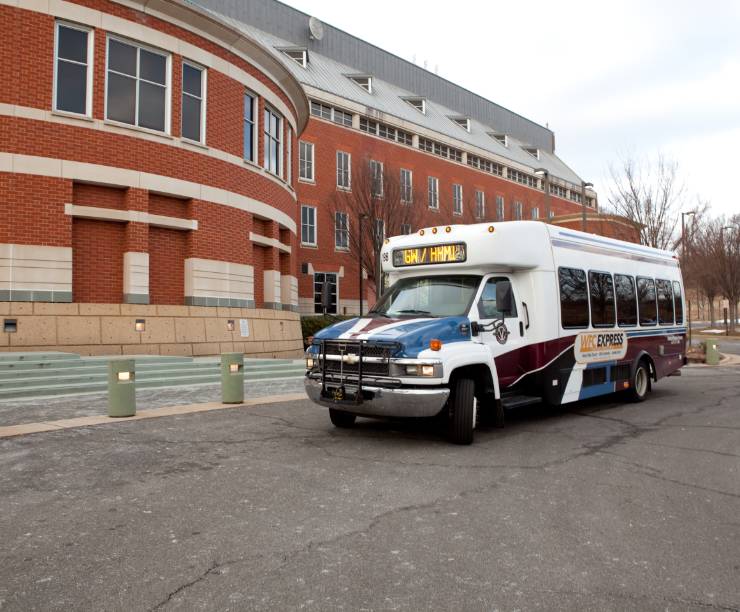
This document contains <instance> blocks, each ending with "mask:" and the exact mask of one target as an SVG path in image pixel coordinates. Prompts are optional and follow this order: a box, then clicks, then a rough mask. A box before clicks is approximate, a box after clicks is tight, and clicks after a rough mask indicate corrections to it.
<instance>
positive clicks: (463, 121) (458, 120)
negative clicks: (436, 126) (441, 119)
mask: <svg viewBox="0 0 740 612" xmlns="http://www.w3.org/2000/svg"><path fill="white" fill-rule="evenodd" d="M450 120H451V121H452V122H453V123H454V124H455V125H458V126H460V127H461V128H462V129H464V130H465V131H466V132H469V131H470V119H469V118H468V117H450Z"/></svg>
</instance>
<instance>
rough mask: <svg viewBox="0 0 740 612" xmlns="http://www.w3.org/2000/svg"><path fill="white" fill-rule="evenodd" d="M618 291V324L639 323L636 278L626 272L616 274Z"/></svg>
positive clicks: (626, 325) (615, 279) (615, 281)
mask: <svg viewBox="0 0 740 612" xmlns="http://www.w3.org/2000/svg"><path fill="white" fill-rule="evenodd" d="M614 284H615V285H616V292H617V324H618V325H619V326H620V327H633V326H636V325H637V294H636V293H635V279H634V278H632V277H631V276H627V275H625V274H615V275H614Z"/></svg>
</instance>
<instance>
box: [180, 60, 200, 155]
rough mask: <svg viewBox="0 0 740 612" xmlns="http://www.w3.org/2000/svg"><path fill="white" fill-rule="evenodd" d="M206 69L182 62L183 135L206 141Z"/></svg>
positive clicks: (191, 138) (194, 139)
mask: <svg viewBox="0 0 740 612" xmlns="http://www.w3.org/2000/svg"><path fill="white" fill-rule="evenodd" d="M205 99H206V71H205V70H203V68H198V67H197V66H193V65H191V64H188V63H186V62H183V64H182V137H183V138H187V139H188V140H193V141H194V142H200V143H203V142H205V124H206V121H205V119H206V113H205Z"/></svg>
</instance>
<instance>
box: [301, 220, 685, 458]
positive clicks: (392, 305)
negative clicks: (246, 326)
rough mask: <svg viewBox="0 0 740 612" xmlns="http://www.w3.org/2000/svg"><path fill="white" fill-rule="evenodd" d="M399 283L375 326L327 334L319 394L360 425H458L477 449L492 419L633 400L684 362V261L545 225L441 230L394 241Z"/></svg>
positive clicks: (311, 352)
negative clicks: (540, 408) (546, 407)
mask: <svg viewBox="0 0 740 612" xmlns="http://www.w3.org/2000/svg"><path fill="white" fill-rule="evenodd" d="M381 257H382V262H383V270H384V272H386V273H387V274H388V277H389V281H390V287H389V289H388V290H387V291H386V292H385V293H384V294H383V295H382V297H381V298H380V300H379V301H378V303H377V304H376V305H375V306H374V307H373V308H372V309H371V310H370V311H369V312H368V314H367V315H366V316H364V317H361V318H357V319H352V320H349V321H342V322H340V323H337V324H335V325H333V326H331V327H328V328H326V329H323V330H322V331H321V332H319V333H318V334H317V335H316V336H315V338H314V340H313V343H312V345H311V346H310V347H309V349H308V351H307V354H306V366H307V372H306V379H305V385H306V390H307V392H308V395H309V397H310V398H311V399H312V400H313V401H315V402H316V403H318V404H320V405H322V406H326V407H328V408H329V412H330V417H331V420H332V422H333V423H334V424H335V425H336V426H338V427H348V426H351V425H352V424H353V423H354V421H355V418H356V417H357V416H358V415H359V416H368V417H428V416H435V415H439V414H440V413H442V414H444V415H446V416H448V429H449V435H450V439H451V440H452V441H453V442H456V443H460V444H469V443H471V442H472V440H473V430H474V428H475V426H476V424H477V422H478V416H479V413H481V414H483V415H486V414H488V415H490V417H491V420H492V421H493V422H494V423H495V424H496V425H497V426H503V423H504V415H505V410H506V409H507V408H513V407H518V406H523V405H526V404H530V403H534V402H540V401H544V402H546V403H548V404H553V405H558V404H565V403H569V402H574V401H577V400H582V399H585V398H590V397H594V396H598V395H604V394H607V393H614V392H624V395H625V396H627V397H629V398H631V399H632V400H634V401H642V400H644V399H645V397H646V396H647V394H648V392H649V391H650V389H651V384H652V383H654V382H657V381H658V380H659V379H661V378H663V377H665V376H669V375H672V374H677V373H680V371H679V369H680V368H681V366H682V365H684V363H685V351H686V326H685V315H684V306H683V305H684V293H683V286H682V280H681V270H680V268H679V265H678V259H677V257H676V255H675V254H674V253H672V252H668V251H662V250H658V249H653V248H649V247H645V246H641V245H637V244H632V243H628V242H623V241H620V240H614V239H611V238H605V237H601V236H595V235H592V234H586V233H583V232H579V231H575V230H570V229H564V228H560V227H557V226H553V225H547V224H545V223H541V222H536V221H510V222H505V223H481V224H475V225H452V226H441V227H430V228H424V229H422V230H419V231H418V232H416V233H414V234H410V235H406V236H396V237H394V238H390V239H388V240H387V241H386V244H385V245H384V247H383V250H382V253H381Z"/></svg>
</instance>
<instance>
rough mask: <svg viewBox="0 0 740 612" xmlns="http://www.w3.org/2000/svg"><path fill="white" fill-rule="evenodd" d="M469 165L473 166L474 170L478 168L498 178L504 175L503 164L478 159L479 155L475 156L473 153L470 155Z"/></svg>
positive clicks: (481, 158)
mask: <svg viewBox="0 0 740 612" xmlns="http://www.w3.org/2000/svg"><path fill="white" fill-rule="evenodd" d="M467 163H468V166H471V167H472V168H477V169H478V170H482V171H483V172H488V173H489V174H495V175H496V176H503V175H504V167H503V166H502V165H501V164H497V163H496V162H492V161H491V160H490V159H485V158H483V157H478V156H477V155H473V154H472V153H468V160H467Z"/></svg>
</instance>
